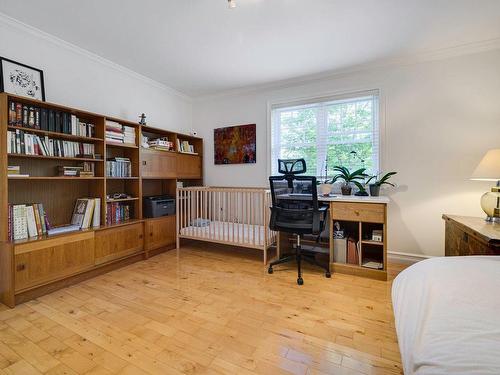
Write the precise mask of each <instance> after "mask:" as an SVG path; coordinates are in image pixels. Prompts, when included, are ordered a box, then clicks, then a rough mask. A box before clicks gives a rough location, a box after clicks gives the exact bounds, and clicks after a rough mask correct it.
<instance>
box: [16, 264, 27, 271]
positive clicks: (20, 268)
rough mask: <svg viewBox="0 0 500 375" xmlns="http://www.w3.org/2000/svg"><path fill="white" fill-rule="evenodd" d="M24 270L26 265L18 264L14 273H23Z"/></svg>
mask: <svg viewBox="0 0 500 375" xmlns="http://www.w3.org/2000/svg"><path fill="white" fill-rule="evenodd" d="M25 269H26V264H24V263H23V264H18V265H17V267H16V271H17V272H20V271H24V270H25Z"/></svg>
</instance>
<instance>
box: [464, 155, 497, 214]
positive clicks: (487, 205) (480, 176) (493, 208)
mask: <svg viewBox="0 0 500 375" xmlns="http://www.w3.org/2000/svg"><path fill="white" fill-rule="evenodd" d="M470 179H471V180H476V181H496V183H497V184H496V186H495V187H493V188H491V191H489V192H487V193H485V194H483V196H482V197H481V208H482V209H483V211H484V212H485V213H486V215H487V217H486V220H487V221H500V149H495V150H490V151H488V152H487V153H486V155H484V157H483V158H482V159H481V162H480V163H479V165H478V166H477V167H476V169H475V170H474V172H473V173H472V176H471V178H470Z"/></svg>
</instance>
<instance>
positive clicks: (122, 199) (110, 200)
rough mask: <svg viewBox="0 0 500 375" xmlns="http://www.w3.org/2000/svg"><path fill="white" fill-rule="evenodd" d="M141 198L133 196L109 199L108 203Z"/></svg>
mask: <svg viewBox="0 0 500 375" xmlns="http://www.w3.org/2000/svg"><path fill="white" fill-rule="evenodd" d="M137 200H139V198H138V197H131V198H120V199H107V200H106V203H115V202H131V201H137Z"/></svg>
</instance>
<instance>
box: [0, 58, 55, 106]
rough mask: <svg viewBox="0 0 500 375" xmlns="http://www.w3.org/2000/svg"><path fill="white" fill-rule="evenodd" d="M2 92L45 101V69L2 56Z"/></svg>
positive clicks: (0, 66)
mask: <svg viewBox="0 0 500 375" xmlns="http://www.w3.org/2000/svg"><path fill="white" fill-rule="evenodd" d="M0 92H7V93H9V94H14V95H19V96H24V97H26V98H30V99H38V100H42V101H45V87H44V83H43V71H41V70H40V69H37V68H33V67H32V66H28V65H25V64H22V63H19V62H17V61H13V60H9V59H6V58H5V57H1V56H0Z"/></svg>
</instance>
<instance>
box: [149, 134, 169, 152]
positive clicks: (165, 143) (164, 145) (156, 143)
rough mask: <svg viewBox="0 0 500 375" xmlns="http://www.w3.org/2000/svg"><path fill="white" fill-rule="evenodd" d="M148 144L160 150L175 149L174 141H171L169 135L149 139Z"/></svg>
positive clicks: (151, 147)
mask: <svg viewBox="0 0 500 375" xmlns="http://www.w3.org/2000/svg"><path fill="white" fill-rule="evenodd" d="M147 146H148V148H150V149H153V150H158V151H174V142H172V141H169V140H168V138H167V137H163V138H155V139H149V140H148V141H147Z"/></svg>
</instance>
